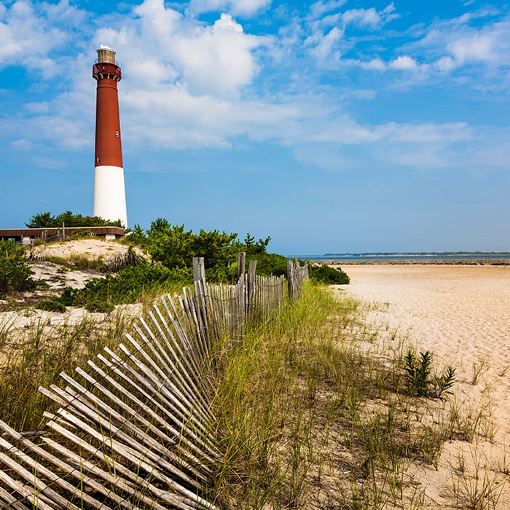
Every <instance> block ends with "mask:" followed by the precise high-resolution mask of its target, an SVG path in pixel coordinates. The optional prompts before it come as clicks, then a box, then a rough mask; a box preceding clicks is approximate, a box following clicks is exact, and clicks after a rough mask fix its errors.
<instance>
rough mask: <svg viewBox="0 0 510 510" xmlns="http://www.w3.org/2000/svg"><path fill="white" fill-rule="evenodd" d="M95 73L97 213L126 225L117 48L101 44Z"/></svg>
mask: <svg viewBox="0 0 510 510" xmlns="http://www.w3.org/2000/svg"><path fill="white" fill-rule="evenodd" d="M92 76H93V78H94V79H95V80H96V81H97V101H96V155H95V163H94V166H95V170H94V216H100V217H101V218H105V219H107V220H113V221H115V220H120V221H121V223H122V224H123V225H124V226H125V227H127V209H126V191H125V185H124V167H123V164H122V141H121V136H120V115H119V93H118V89H117V83H118V82H119V81H120V80H121V78H122V72H121V69H120V67H119V66H118V65H117V62H116V59H115V51H114V50H112V49H111V48H109V47H108V46H104V45H101V46H99V49H98V50H97V62H96V63H95V64H94V66H93V68H92Z"/></svg>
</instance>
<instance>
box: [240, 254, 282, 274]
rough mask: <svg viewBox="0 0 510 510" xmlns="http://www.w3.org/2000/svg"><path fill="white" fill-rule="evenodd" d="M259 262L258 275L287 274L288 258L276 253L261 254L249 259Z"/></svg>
mask: <svg viewBox="0 0 510 510" xmlns="http://www.w3.org/2000/svg"><path fill="white" fill-rule="evenodd" d="M248 259H253V260H256V261H257V274H260V275H262V276H271V275H274V276H280V275H286V274H287V258H286V257H284V256H283V255H277V254H276V253H261V254H258V255H254V256H252V257H248Z"/></svg>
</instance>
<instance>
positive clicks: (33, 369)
mask: <svg viewBox="0 0 510 510" xmlns="http://www.w3.org/2000/svg"><path fill="white" fill-rule="evenodd" d="M131 323H132V318H131V317H130V316H129V315H127V314H126V313H124V312H123V311H121V310H118V311H115V312H113V313H112V314H110V316H109V317H108V319H107V320H102V319H100V318H98V317H93V316H91V315H86V316H84V317H83V318H82V319H81V320H79V321H78V322H77V323H68V322H64V323H63V324H58V325H51V324H49V323H48V319H40V320H38V321H35V322H33V323H32V324H31V325H29V326H28V327H26V328H24V329H19V328H16V329H15V328H14V325H13V323H12V322H11V323H6V324H4V326H3V327H1V328H0V361H1V362H0V410H1V413H0V417H1V419H2V420H4V421H6V422H7V423H9V425H11V426H12V427H14V428H15V429H17V430H20V431H32V430H37V429H38V428H39V426H40V424H41V419H42V414H43V412H44V411H45V410H48V404H49V402H48V399H46V398H45V397H43V396H42V395H41V394H40V393H39V392H38V391H37V389H38V387H39V386H45V387H48V386H49V385H51V384H54V383H56V382H57V381H58V380H59V374H60V372H61V371H67V372H69V373H72V372H73V371H74V369H75V368H76V366H79V365H80V364H84V363H85V362H86V360H87V359H89V358H91V357H93V356H95V354H97V353H98V352H100V351H101V350H102V349H103V348H104V347H106V346H108V347H114V346H116V345H117V344H118V343H119V340H120V339H121V338H122V336H123V334H124V333H125V332H127V331H128V330H129V328H130V327H131Z"/></svg>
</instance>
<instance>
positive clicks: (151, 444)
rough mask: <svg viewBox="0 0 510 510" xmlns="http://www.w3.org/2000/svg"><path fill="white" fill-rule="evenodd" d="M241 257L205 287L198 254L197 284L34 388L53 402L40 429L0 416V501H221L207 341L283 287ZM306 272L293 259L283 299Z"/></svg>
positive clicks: (260, 309) (161, 505)
mask: <svg viewBox="0 0 510 510" xmlns="http://www.w3.org/2000/svg"><path fill="white" fill-rule="evenodd" d="M239 262H240V264H239V268H240V271H239V280H238V283H237V284H236V285H209V284H208V283H207V282H206V280H205V271H204V264H203V259H196V260H194V279H195V285H194V288H193V289H189V288H186V289H184V290H183V292H182V293H181V294H180V295H175V296H171V295H165V296H162V297H161V298H160V299H159V300H158V301H157V303H155V304H154V306H153V307H152V309H151V310H150V311H149V312H148V313H147V314H146V316H143V317H140V318H139V320H138V321H137V322H136V324H135V325H134V330H133V332H132V334H128V335H126V340H125V341H124V342H122V343H120V344H119V347H118V349H116V350H115V351H113V350H110V349H108V348H106V349H105V350H104V352H103V353H102V354H99V355H98V356H97V359H96V360H89V361H88V365H87V366H86V367H78V368H77V369H76V373H75V374H73V375H72V376H71V375H68V374H65V373H62V374H60V376H61V379H62V382H63V384H62V385H51V386H50V387H49V388H40V391H41V393H43V394H44V395H46V396H47V397H48V398H49V399H51V400H52V401H54V402H55V403H56V404H57V406H58V408H57V410H56V411H55V412H54V413H50V412H46V413H45V415H44V416H45V420H46V421H45V426H44V429H43V430H42V431H41V434H39V435H37V436H35V437H33V436H30V437H27V436H26V435H23V434H20V433H18V432H16V431H15V430H13V429H12V428H11V427H9V426H8V425H7V424H6V423H4V422H1V421H0V464H1V465H0V508H2V509H7V508H9V509H16V510H30V509H41V510H50V509H72V510H78V509H97V510H99V509H114V508H115V509H117V508H119V509H120V508H123V509H138V508H140V509H155V510H165V509H168V508H177V509H182V510H188V509H197V508H198V509H214V508H216V506H215V505H214V503H212V502H210V501H209V500H208V498H207V491H206V487H207V486H208V481H209V480H210V479H211V474H212V473H213V470H214V467H215V465H216V463H217V462H218V459H219V458H220V457H221V455H222V452H221V451H220V448H219V446H218V442H217V433H216V431H215V430H214V418H213V416H212V414H211V411H210V408H209V401H210V398H211V395H212V393H213V387H214V380H211V378H210V376H209V374H210V371H209V370H208V366H209V363H210V360H211V356H210V354H211V347H212V345H213V342H214V341H215V340H217V339H218V338H220V337H221V336H222V335H228V336H229V338H231V339H232V340H233V341H234V342H233V343H235V340H238V341H241V339H242V334H243V332H244V331H245V330H246V327H247V325H248V324H250V322H254V321H257V320H261V319H262V318H264V317H266V316H267V315H268V314H269V313H270V312H271V311H272V310H274V309H275V308H277V307H278V306H280V304H281V302H282V300H283V299H284V297H285V287H286V285H285V283H286V281H285V278H284V277H261V276H258V275H256V273H255V269H256V264H255V263H251V264H250V267H249V270H248V271H247V272H245V270H244V257H240V260H239ZM291 267H292V270H290V268H291ZM306 275H307V270H306V268H300V267H299V266H297V265H296V264H295V263H292V264H291V265H289V279H288V284H289V296H290V297H296V296H297V295H299V292H300V287H301V284H302V281H303V279H304V278H306Z"/></svg>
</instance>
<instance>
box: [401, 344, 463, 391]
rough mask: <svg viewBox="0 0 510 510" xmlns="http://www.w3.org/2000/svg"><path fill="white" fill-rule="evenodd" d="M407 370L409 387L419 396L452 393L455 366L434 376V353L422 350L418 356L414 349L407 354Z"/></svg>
mask: <svg viewBox="0 0 510 510" xmlns="http://www.w3.org/2000/svg"><path fill="white" fill-rule="evenodd" d="M404 359H405V372H406V383H407V389H408V391H409V393H410V394H411V395H415V396H417V397H431V396H432V397H437V398H441V397H442V396H443V395H444V394H446V393H450V388H451V387H452V386H453V384H454V382H455V368H453V367H452V366H448V367H446V369H445V370H444V371H443V372H442V373H441V374H440V375H436V376H432V354H431V353H430V352H429V351H425V352H420V354H419V357H417V356H416V355H415V354H414V352H413V351H412V350H409V351H408V352H407V354H406V356H405V358H404Z"/></svg>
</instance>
